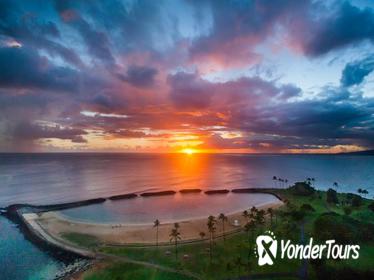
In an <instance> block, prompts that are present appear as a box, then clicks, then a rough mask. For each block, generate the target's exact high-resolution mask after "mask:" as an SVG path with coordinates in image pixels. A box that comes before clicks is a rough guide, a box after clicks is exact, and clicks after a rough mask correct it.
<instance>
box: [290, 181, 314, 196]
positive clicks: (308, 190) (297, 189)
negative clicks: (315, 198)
mask: <svg viewBox="0 0 374 280" xmlns="http://www.w3.org/2000/svg"><path fill="white" fill-rule="evenodd" d="M289 190H290V191H291V193H292V194H294V195H299V196H310V195H313V194H314V193H315V189H314V188H313V187H312V186H310V185H309V184H308V183H306V182H296V183H295V184H294V185H293V186H292V187H290V188H289Z"/></svg>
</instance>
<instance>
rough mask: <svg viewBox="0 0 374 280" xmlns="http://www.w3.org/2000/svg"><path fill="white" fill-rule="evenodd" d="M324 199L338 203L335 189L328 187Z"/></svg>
mask: <svg viewBox="0 0 374 280" xmlns="http://www.w3.org/2000/svg"><path fill="white" fill-rule="evenodd" d="M326 200H327V202H328V203H334V204H338V203H339V200H338V195H337V193H336V190H333V189H328V190H327V193H326Z"/></svg>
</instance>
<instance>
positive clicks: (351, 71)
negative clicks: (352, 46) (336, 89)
mask: <svg viewBox="0 0 374 280" xmlns="http://www.w3.org/2000/svg"><path fill="white" fill-rule="evenodd" d="M373 70H374V56H372V57H368V58H365V59H363V60H360V61H355V62H352V63H348V64H347V65H346V66H345V68H344V70H343V73H342V77H341V80H340V82H341V83H342V85H343V86H345V87H349V86H353V85H358V84H361V83H362V82H363V80H364V79H365V77H366V76H367V75H369V74H370V73H371V72H372V71H373Z"/></svg>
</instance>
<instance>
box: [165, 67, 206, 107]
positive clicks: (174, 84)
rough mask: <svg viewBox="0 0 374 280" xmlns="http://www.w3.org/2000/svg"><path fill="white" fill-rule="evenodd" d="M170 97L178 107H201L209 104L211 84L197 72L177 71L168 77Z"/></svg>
mask: <svg viewBox="0 0 374 280" xmlns="http://www.w3.org/2000/svg"><path fill="white" fill-rule="evenodd" d="M168 83H169V84H170V87H171V92H170V98H171V100H172V102H173V103H174V104H175V106H176V107H178V108H185V109H203V108H206V107H208V106H209V104H210V100H211V96H212V93H213V92H212V91H211V90H212V89H213V87H212V85H211V84H210V83H209V82H207V81H204V80H202V79H201V78H200V77H199V76H198V75H197V74H190V73H185V72H179V73H177V74H175V75H170V76H169V77H168Z"/></svg>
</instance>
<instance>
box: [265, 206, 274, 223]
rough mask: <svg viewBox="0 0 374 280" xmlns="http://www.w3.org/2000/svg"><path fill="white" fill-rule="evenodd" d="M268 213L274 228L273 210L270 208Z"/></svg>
mask: <svg viewBox="0 0 374 280" xmlns="http://www.w3.org/2000/svg"><path fill="white" fill-rule="evenodd" d="M266 212H267V213H268V214H269V216H270V226H271V227H273V215H274V211H273V208H268V210H267V211H266Z"/></svg>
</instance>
